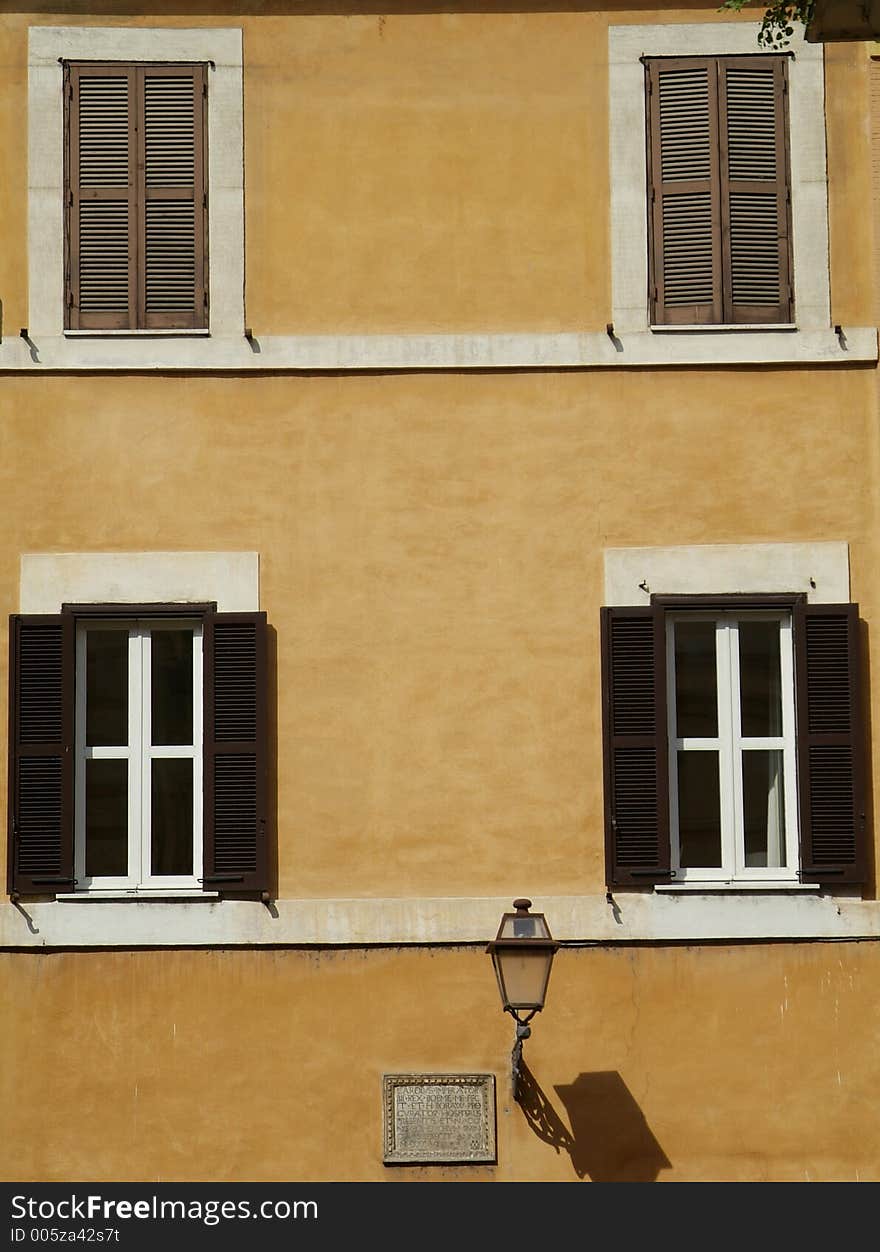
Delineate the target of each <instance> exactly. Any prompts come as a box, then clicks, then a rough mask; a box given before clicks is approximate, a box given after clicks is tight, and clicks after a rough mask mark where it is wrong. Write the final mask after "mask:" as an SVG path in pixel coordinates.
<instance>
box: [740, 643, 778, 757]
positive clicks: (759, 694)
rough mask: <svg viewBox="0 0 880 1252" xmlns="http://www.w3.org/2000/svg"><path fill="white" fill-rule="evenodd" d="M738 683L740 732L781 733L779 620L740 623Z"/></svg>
mask: <svg viewBox="0 0 880 1252" xmlns="http://www.w3.org/2000/svg"><path fill="white" fill-rule="evenodd" d="M739 685H740V712H741V715H742V733H743V735H744V736H746V737H749V736H753V735H754V736H759V735H781V734H782V680H781V676H780V668H779V622H749V621H744V622H740V623H739Z"/></svg>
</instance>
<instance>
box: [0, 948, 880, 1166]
mask: <svg viewBox="0 0 880 1252" xmlns="http://www.w3.org/2000/svg"><path fill="white" fill-rule="evenodd" d="M878 979H880V947H878V945H876V944H843V945H841V944H817V945H779V946H773V947H744V948H726V947H718V948H704V949H701V950H694V949H688V948H658V949H650V948H646V949H638V948H631V949H617V950H611V951H606V950H602V949H593V950H590V949H579V950H565V951H563V952H561V953H560V954H559V955H558V956H557V958H556V964H555V967H554V970H553V974H552V976H551V983H550V993H549V997H548V1003H547V1008H546V1010H545V1011H544V1013H543V1014H542V1015H541V1016H540V1017H539V1018H538V1019H537V1020H536V1022H535V1024H534V1029H533V1035H532V1038H531V1039H530V1040H529V1041H528V1042H527V1044H526V1050H525V1058H526V1061H527V1064H528V1066H529V1069H530V1072H531V1078H530V1079H529V1080H528V1082H527V1087H526V1091H525V1092H524V1095H525V1098H526V1102H527V1104H528V1105H529V1106H530V1107H531V1108H532V1109H533V1110H535V1109H537V1108H538V1107H541V1108H543V1112H544V1117H543V1121H544V1124H545V1126H546V1127H547V1128H548V1130H547V1133H548V1134H549V1141H546V1140H545V1139H542V1138H541V1137H540V1136H539V1135H538V1134H537V1133H536V1132H535V1130H534V1129H533V1128H532V1126H531V1125H530V1124H529V1121H528V1119H527V1117H526V1116H525V1114H524V1112H523V1109H522V1108H520V1107H518V1106H517V1105H515V1104H513V1103H512V1101H511V1099H510V1087H509V1063H508V1057H509V1051H510V1046H511V1042H512V1039H511V1035H512V1030H511V1028H510V1021H509V1019H507V1018H504V1017H503V1015H502V1013H501V1012H500V1008H499V1005H498V1001H497V996H496V992H495V987H494V980H493V977H492V972H491V966H490V964H489V958H488V957H487V956H485V955H484V954H483V952H482V951H481V950H479V949H471V948H467V949H452V950H434V951H433V952H425V951H420V950H409V951H407V950H400V949H398V950H382V951H373V952H366V953H365V952H338V953H330V954H328V953H308V952H302V951H264V952H248V951H237V952H234V951H227V952H222V951H213V952H177V953H156V952H117V953H106V952H105V953H100V952H94V953H64V954H55V955H44V954H41V955H17V954H10V953H3V954H0V986H2V995H3V999H4V1002H6V1003H10V1004H14V1005H15V1022H16V1027H17V1028H16V1030H14V1031H10V1030H8V1029H6V1030H4V1031H3V1033H2V1035H0V1091H2V1094H3V1100H2V1101H0V1124H2V1127H3V1133H2V1135H0V1144H2V1146H0V1177H3V1178H4V1179H6V1180H7V1181H13V1180H34V1179H42V1180H45V1181H52V1180H59V1181H63V1180H70V1179H75V1178H83V1177H84V1176H87V1177H88V1179H89V1180H90V1181H95V1182H99V1181H103V1180H118V1181H125V1180H137V1179H144V1180H158V1181H169V1180H175V1179H177V1180H216V1181H235V1180H238V1181H254V1180H263V1181H274V1180H278V1181H289V1180H291V1179H297V1180H304V1181H308V1180H339V1181H346V1180H359V1179H360V1180H367V1181H370V1180H373V1181H376V1180H386V1181H389V1182H398V1183H399V1182H404V1181H407V1180H410V1179H416V1180H426V1179H427V1180H430V1179H438V1180H443V1179H456V1178H469V1179H473V1180H480V1179H498V1180H502V1181H516V1180H528V1179H535V1178H544V1179H547V1180H557V1181H564V1180H569V1181H576V1180H578V1179H579V1178H582V1179H583V1180H584V1181H586V1180H590V1179H592V1180H594V1181H608V1180H613V1179H618V1178H631V1179H641V1180H645V1181H653V1180H654V1179H655V1178H656V1179H658V1180H660V1181H664V1180H678V1181H683V1180H707V1179H729V1180H749V1181H755V1180H792V1181H794V1180H797V1181H802V1180H804V1179H813V1180H839V1181H855V1180H856V1179H858V1178H861V1179H862V1180H863V1181H866V1180H874V1181H877V1180H880V1164H878V1163H880V1129H878V1127H880V1096H878V1092H880V1058H878V1053H877V1048H876V1039H877V1035H878V1031H880V1010H878V1001H877V996H876V994H875V988H876V986H877V983H878ZM37 1040H38V1041H39V1042H38V1043H37V1042H36V1041H37ZM423 1071H430V1072H459V1073H461V1072H488V1073H494V1074H495V1076H496V1084H497V1108H498V1164H497V1166H494V1167H488V1166H467V1167H458V1168H451V1167H446V1168H441V1167H429V1168H414V1167H405V1168H398V1169H388V1168H387V1167H384V1166H383V1165H382V1113H381V1075H382V1074H383V1073H388V1072H390V1073H396V1072H405V1073H411V1072H423ZM536 1088H537V1090H536ZM24 1127H26V1131H27V1132H26V1133H23V1128H24Z"/></svg>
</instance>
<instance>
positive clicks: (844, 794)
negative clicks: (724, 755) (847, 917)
mask: <svg viewBox="0 0 880 1252" xmlns="http://www.w3.org/2000/svg"><path fill="white" fill-rule="evenodd" d="M794 629H795V666H796V683H797V689H796V696H797V753H798V793H799V794H798V799H799V825H800V844H801V877H802V878H803V879H804V881H809V882H816V881H818V882H827V883H828V884H829V885H833V884H834V883H860V882H864V881H865V876H866V859H867V858H866V849H865V840H866V836H865V794H864V773H863V770H864V762H863V756H862V752H863V745H862V729H861V727H862V717H861V691H860V677H859V610H858V605H856V604H818V605H816V604H808V605H804V604H801V605H798V606H796V607H795V612H794Z"/></svg>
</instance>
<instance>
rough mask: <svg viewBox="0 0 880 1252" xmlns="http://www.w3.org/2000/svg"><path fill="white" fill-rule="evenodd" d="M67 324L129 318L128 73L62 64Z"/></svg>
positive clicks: (132, 190) (111, 323)
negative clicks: (63, 83)
mask: <svg viewBox="0 0 880 1252" xmlns="http://www.w3.org/2000/svg"><path fill="white" fill-rule="evenodd" d="M64 95H65V104H66V113H65V118H66V125H67V144H66V169H65V181H66V184H67V185H66V187H65V201H66V204H65V212H66V227H67V275H66V278H67V281H66V304H67V311H66V312H67V316H66V323H65V324H66V325H67V326H69V327H70V328H71V329H72V330H121V329H127V328H129V327H132V326H135V325H136V324H137V323H136V283H137V264H136V262H137V197H136V169H135V156H136V152H135V130H134V127H135V72H134V70H133V69H131V68H130V67H126V66H119V65H91V66H85V65H71V66H67V67H65V92H64Z"/></svg>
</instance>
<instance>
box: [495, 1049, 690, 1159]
mask: <svg viewBox="0 0 880 1252" xmlns="http://www.w3.org/2000/svg"><path fill="white" fill-rule="evenodd" d="M554 1090H555V1091H556V1093H557V1094H558V1096H559V1098H560V1100H561V1101H562V1103H563V1104H564V1105H565V1109H566V1112H567V1113H568V1120H569V1124H570V1126H571V1130H569V1129H568V1127H567V1126H566V1125H565V1123H564V1122H563V1120H562V1118H561V1117H560V1116H559V1114H558V1113H557V1112H556V1109H555V1108H554V1107H553V1104H552V1103H551V1101H550V1100H549V1099H548V1097H547V1095H546V1093H545V1092H544V1091H543V1090H542V1089H541V1087H540V1085H539V1083H538V1082H537V1080H536V1078H535V1076H534V1074H533V1073H532V1072H531V1070H530V1069H529V1067H528V1065H526V1064H525V1063H523V1065H522V1069H521V1072H520V1082H519V1091H518V1093H517V1103H518V1104H519V1106H520V1108H521V1109H522V1111H523V1113H524V1114H525V1118H526V1121H527V1122H528V1124H529V1126H530V1127H531V1128H532V1130H533V1131H534V1132H535V1134H536V1135H537V1136H538V1138H539V1139H542V1140H543V1141H544V1142H545V1143H549V1144H550V1146H551V1147H553V1148H555V1150H556V1151H557V1152H567V1153H568V1155H569V1156H570V1157H571V1163H572V1166H573V1167H574V1171H575V1173H576V1174H577V1176H578V1178H589V1179H590V1181H591V1182H656V1181H657V1177H658V1175H659V1173H660V1171H661V1169H670V1168H671V1167H672V1163H671V1161H670V1160H669V1158H668V1157H667V1155H666V1153H665V1152H664V1151H663V1149H662V1148H661V1146H660V1144H659V1143H658V1142H657V1140H656V1139H655V1138H654V1136H653V1134H652V1133H651V1130H650V1127H649V1126H648V1123H647V1122H646V1121H645V1115H644V1113H643V1112H642V1110H641V1109H640V1108H639V1106H638V1104H637V1103H636V1101H635V1100H634V1099H633V1096H632V1094H631V1092H630V1090H629V1088H628V1087H627V1085H626V1083H625V1082H624V1081H623V1079H622V1078H621V1076H620V1074H619V1073H618V1072H617V1071H616V1070H607V1071H604V1072H599V1073H592V1074H578V1076H577V1078H576V1079H575V1081H574V1082H573V1083H569V1084H567V1085H565V1086H557V1087H555V1088H554Z"/></svg>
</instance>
